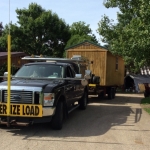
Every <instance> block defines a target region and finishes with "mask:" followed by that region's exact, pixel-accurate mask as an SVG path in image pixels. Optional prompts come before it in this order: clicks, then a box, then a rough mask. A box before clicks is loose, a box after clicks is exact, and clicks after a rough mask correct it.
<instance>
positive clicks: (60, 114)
mask: <svg viewBox="0 0 150 150" xmlns="http://www.w3.org/2000/svg"><path fill="white" fill-rule="evenodd" d="M63 106H64V105H63V102H62V101H59V102H58V104H57V106H56V112H55V115H54V116H53V117H52V120H51V126H52V128H53V129H55V130H61V129H62V125H63V118H64V111H63V108H64V107H63Z"/></svg>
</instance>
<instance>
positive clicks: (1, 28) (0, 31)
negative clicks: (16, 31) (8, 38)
mask: <svg viewBox="0 0 150 150" xmlns="http://www.w3.org/2000/svg"><path fill="white" fill-rule="evenodd" d="M2 32H3V25H2V22H0V36H2Z"/></svg>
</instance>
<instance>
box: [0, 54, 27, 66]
mask: <svg viewBox="0 0 150 150" xmlns="http://www.w3.org/2000/svg"><path fill="white" fill-rule="evenodd" d="M7 56H8V54H7V52H0V66H1V65H3V64H5V63H7ZM24 56H26V54H25V53H23V52H11V64H13V65H15V66H16V67H18V68H19V67H21V66H22V65H23V64H24V63H25V62H24V61H22V60H21V58H22V57H24Z"/></svg>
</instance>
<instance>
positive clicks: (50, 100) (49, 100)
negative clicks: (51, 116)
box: [43, 93, 55, 106]
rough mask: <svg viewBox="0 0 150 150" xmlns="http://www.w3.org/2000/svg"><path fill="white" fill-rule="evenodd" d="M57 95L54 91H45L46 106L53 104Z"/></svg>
mask: <svg viewBox="0 0 150 150" xmlns="http://www.w3.org/2000/svg"><path fill="white" fill-rule="evenodd" d="M54 98H55V95H54V93H44V104H43V105H44V106H53V103H54Z"/></svg>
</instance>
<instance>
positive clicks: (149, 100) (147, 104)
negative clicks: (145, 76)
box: [141, 97, 150, 114]
mask: <svg viewBox="0 0 150 150" xmlns="http://www.w3.org/2000/svg"><path fill="white" fill-rule="evenodd" d="M141 104H142V107H143V109H144V110H145V111H146V112H147V113H148V114H150V97H146V98H143V99H142V100H141Z"/></svg>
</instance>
